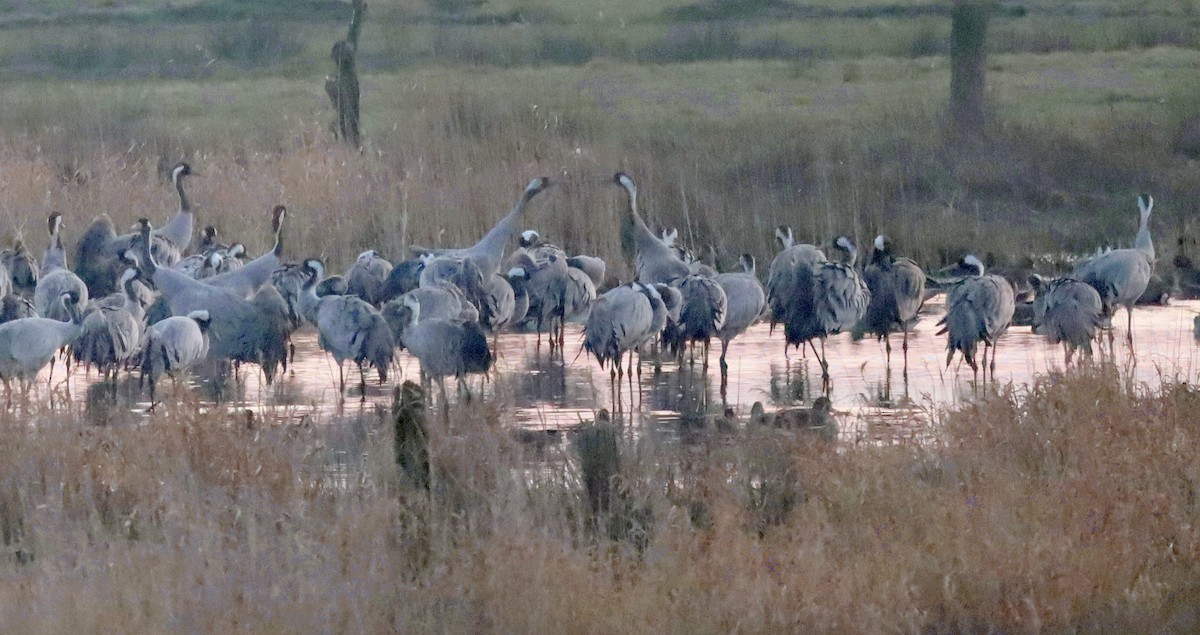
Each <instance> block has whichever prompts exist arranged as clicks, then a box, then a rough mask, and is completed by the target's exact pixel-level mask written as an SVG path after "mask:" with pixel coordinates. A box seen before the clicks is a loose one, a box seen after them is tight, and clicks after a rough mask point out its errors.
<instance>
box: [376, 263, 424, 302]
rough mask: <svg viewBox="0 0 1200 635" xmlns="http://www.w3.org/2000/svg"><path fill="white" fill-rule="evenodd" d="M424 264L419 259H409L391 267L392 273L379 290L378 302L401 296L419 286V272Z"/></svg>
mask: <svg viewBox="0 0 1200 635" xmlns="http://www.w3.org/2000/svg"><path fill="white" fill-rule="evenodd" d="M423 268H424V264H423V263H422V261H421V258H409V259H408V260H405V261H403V262H398V263H396V264H395V265H393V266H392V272H391V273H389V274H388V277H387V280H385V281H384V283H383V289H381V290H380V302H387V301H388V300H391V299H392V298H395V297H397V296H400V295H403V294H405V293H408V292H409V291H412V290H413V289H416V288H417V287H419V286H421V270H422V269H423Z"/></svg>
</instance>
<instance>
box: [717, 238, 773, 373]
mask: <svg viewBox="0 0 1200 635" xmlns="http://www.w3.org/2000/svg"><path fill="white" fill-rule="evenodd" d="M740 262H741V265H742V271H740V272H735V273H722V274H718V275H717V277H716V278H715V280H716V282H717V284H719V285H721V288H722V289H724V290H725V297H726V299H727V303H726V310H725V323H724V324H723V325H721V328H719V329H717V337H718V338H720V340H721V376H722V377H723V378H724V377H726V375H727V373H728V372H729V364H728V363H727V362H726V361H725V354H726V353H727V352H728V350H729V342H730V341H732V340H733V338H735V337H737V336H739V335H741V334H742V333H745V332H746V329H748V328H750V327H751V326H753V325H754V323H755V322H758V318H759V316H760V315H762V312H763V309H764V308H765V307H766V304H767V295H766V292H765V291H764V290H763V286H762V283H761V282H759V281H758V275H757V273H756V268H755V265H754V256H751V255H750V254H742V257H741V259H740Z"/></svg>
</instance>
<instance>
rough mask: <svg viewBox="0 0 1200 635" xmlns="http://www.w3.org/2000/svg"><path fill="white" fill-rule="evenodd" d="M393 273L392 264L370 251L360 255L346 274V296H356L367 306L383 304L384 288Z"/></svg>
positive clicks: (377, 253)
mask: <svg viewBox="0 0 1200 635" xmlns="http://www.w3.org/2000/svg"><path fill="white" fill-rule="evenodd" d="M391 273H392V263H390V262H388V261H387V260H386V259H385V258H383V257H382V256H380V255H379V252H377V251H375V250H374V249H368V250H367V251H364V252H362V253H361V254H359V255H358V258H356V259H355V260H354V264H352V265H350V269H349V270H348V271H347V272H346V295H356V296H358V297H360V298H362V299H363V300H366V301H367V304H372V305H376V306H378V305H379V304H382V303H383V288H384V285H385V284H386V283H387V279H388V276H389V275H391Z"/></svg>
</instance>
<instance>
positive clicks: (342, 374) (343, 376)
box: [338, 362, 346, 395]
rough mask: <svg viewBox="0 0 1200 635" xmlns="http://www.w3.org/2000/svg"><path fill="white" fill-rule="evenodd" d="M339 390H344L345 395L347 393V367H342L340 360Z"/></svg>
mask: <svg viewBox="0 0 1200 635" xmlns="http://www.w3.org/2000/svg"><path fill="white" fill-rule="evenodd" d="M338 390H340V391H341V392H342V394H343V395H345V393H346V373H345V369H344V368H342V363H341V362H338Z"/></svg>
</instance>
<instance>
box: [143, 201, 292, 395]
mask: <svg viewBox="0 0 1200 635" xmlns="http://www.w3.org/2000/svg"><path fill="white" fill-rule="evenodd" d="M139 225H140V227H141V228H142V229H141V235H142V239H141V240H140V241H139V248H140V249H141V257H140V259H139V260H140V262H141V267H142V273H143V275H144V277H145V278H146V279H147V280H150V281H151V282H152V283H153V285H154V287H155V289H156V290H157V291H158V293H159V295H160V297H161V300H162V303H163V304H164V305H165V306H166V308H167V312H168V313H169V314H170V315H174V316H186V315H188V314H189V313H192V312H194V311H208V312H209V315H210V322H209V326H208V335H209V346H208V355H209V357H212V358H213V359H221V360H230V361H235V362H249V363H254V364H259V365H260V366H263V367H264V370H266V368H267V367H268V366H270V361H269V360H279V359H282V358H283V356H284V354H285V349H284V345H283V344H282V343H281V340H280V338H279V335H278V333H275V332H273V331H272V328H273V327H274V324H275V320H273V319H270V318H268V317H267V316H264V315H263V314H262V312H261V311H260V310H259V308H258V307H256V306H255V305H254V304H253V303H251V302H250V301H247V300H246V299H244V298H242V297H241V296H238V295H235V294H233V293H231V292H229V291H226V290H225V289H221V288H218V287H213V286H211V285H208V284H205V283H204V282H201V281H199V280H193V279H191V278H189V277H187V276H185V275H183V274H182V273H179V272H178V271H174V270H172V269H168V268H165V267H160V266H158V263H157V262H155V260H154V258H153V255H152V254H151V253H150V249H149V239H150V231H151V227H150V223H149V221H147V220H146V219H144V218H143V219H141V220H140V221H139ZM264 362H266V363H265V364H264ZM267 379H268V381H270V380H271V377H270V376H268V378H267Z"/></svg>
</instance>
